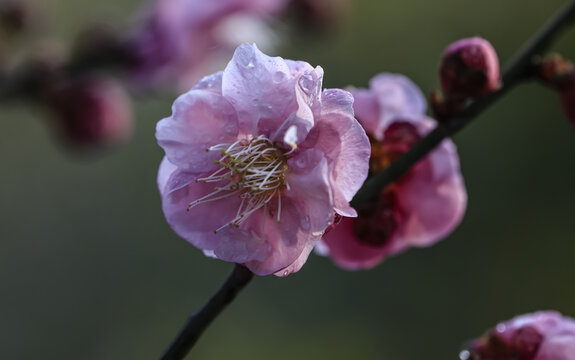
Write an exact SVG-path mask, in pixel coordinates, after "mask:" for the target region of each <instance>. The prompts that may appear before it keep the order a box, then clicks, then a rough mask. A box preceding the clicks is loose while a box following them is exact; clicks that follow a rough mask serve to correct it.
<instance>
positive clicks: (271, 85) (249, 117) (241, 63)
mask: <svg viewBox="0 0 575 360" xmlns="http://www.w3.org/2000/svg"><path fill="white" fill-rule="evenodd" d="M294 86H295V82H294V79H293V77H292V76H291V72H290V69H289V67H288V66H287V64H286V62H285V61H284V60H283V59H282V58H280V57H270V56H267V55H265V54H263V53H262V52H261V51H260V50H259V49H258V48H257V47H256V46H255V45H248V44H242V45H240V46H239V47H238V48H237V49H236V52H235V53H234V57H233V58H232V60H231V61H230V62H229V64H228V66H227V67H226V69H225V70H224V75H223V79H222V93H223V95H224V96H225V97H226V98H227V99H228V100H229V101H230V102H231V103H232V105H233V106H234V107H235V108H236V110H237V111H238V117H239V123H240V130H241V131H242V132H245V133H250V134H255V133H257V130H256V129H257V125H258V122H259V121H260V119H268V120H273V121H275V124H276V125H275V128H274V130H275V129H277V128H278V127H279V126H281V124H282V123H283V119H285V118H287V117H288V116H289V115H290V113H292V112H293V111H294V110H295V109H296V106H295V94H294Z"/></svg>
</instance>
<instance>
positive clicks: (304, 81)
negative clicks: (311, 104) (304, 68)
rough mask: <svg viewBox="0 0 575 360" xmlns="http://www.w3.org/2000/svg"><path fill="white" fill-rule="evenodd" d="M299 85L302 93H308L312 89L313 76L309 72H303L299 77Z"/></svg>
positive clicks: (313, 84) (313, 85)
mask: <svg viewBox="0 0 575 360" xmlns="http://www.w3.org/2000/svg"><path fill="white" fill-rule="evenodd" d="M298 84H299V87H300V89H302V91H303V92H304V93H306V94H307V95H310V94H311V93H312V91H313V90H314V87H315V83H314V81H313V76H312V75H311V74H309V73H308V74H303V75H302V76H301V77H300V79H299V82H298Z"/></svg>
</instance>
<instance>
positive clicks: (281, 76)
mask: <svg viewBox="0 0 575 360" xmlns="http://www.w3.org/2000/svg"><path fill="white" fill-rule="evenodd" d="M285 78H286V74H285V73H283V72H281V71H276V72H275V73H274V75H273V77H272V79H273V81H274V82H276V83H279V82H282V81H283V80H284V79H285Z"/></svg>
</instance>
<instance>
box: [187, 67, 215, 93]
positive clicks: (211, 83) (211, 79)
mask: <svg viewBox="0 0 575 360" xmlns="http://www.w3.org/2000/svg"><path fill="white" fill-rule="evenodd" d="M222 75H223V71H219V72H217V73H215V74H211V75H208V76H204V77H203V78H202V79H201V80H200V81H198V82H197V83H196V84H195V85H194V86H193V87H192V89H193V90H210V91H213V92H215V93H217V94H220V95H221V93H222Z"/></svg>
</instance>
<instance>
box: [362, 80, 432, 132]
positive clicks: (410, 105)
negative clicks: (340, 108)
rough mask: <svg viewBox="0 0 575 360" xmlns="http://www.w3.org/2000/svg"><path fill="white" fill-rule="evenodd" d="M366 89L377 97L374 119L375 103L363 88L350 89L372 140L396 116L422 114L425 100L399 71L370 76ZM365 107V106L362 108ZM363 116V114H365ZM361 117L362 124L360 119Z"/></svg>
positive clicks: (425, 103)
mask: <svg viewBox="0 0 575 360" xmlns="http://www.w3.org/2000/svg"><path fill="white" fill-rule="evenodd" d="M369 86H370V92H371V93H372V94H373V96H374V97H375V98H376V99H377V102H378V109H379V114H378V115H379V116H378V120H377V121H374V119H373V114H374V110H375V106H374V104H373V98H370V97H369V96H368V95H367V94H365V92H364V91H358V90H354V91H353V94H354V96H355V95H356V93H357V96H358V98H359V101H358V102H357V103H356V104H355V106H354V110H355V111H356V113H357V114H358V120H359V122H360V123H361V124H362V125H363V126H364V127H365V129H366V130H367V131H368V132H369V134H370V135H371V136H373V137H374V138H375V139H376V140H379V141H381V140H382V139H383V132H384V131H385V129H386V128H387V127H388V126H389V125H390V124H391V122H392V121H394V119H395V118H397V117H403V116H406V117H418V116H421V115H423V114H424V113H425V109H426V107H427V101H426V100H425V96H423V94H422V93H421V90H419V88H418V87H417V85H415V84H414V83H413V82H412V81H411V80H410V79H409V78H407V77H405V76H403V75H400V74H390V73H382V74H379V75H376V76H374V77H373V78H372V79H371V80H370V82H369ZM363 106H367V108H365V109H364V108H363ZM364 114H365V115H367V116H365V115H364ZM362 115H363V116H365V124H364V120H363V117H362Z"/></svg>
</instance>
